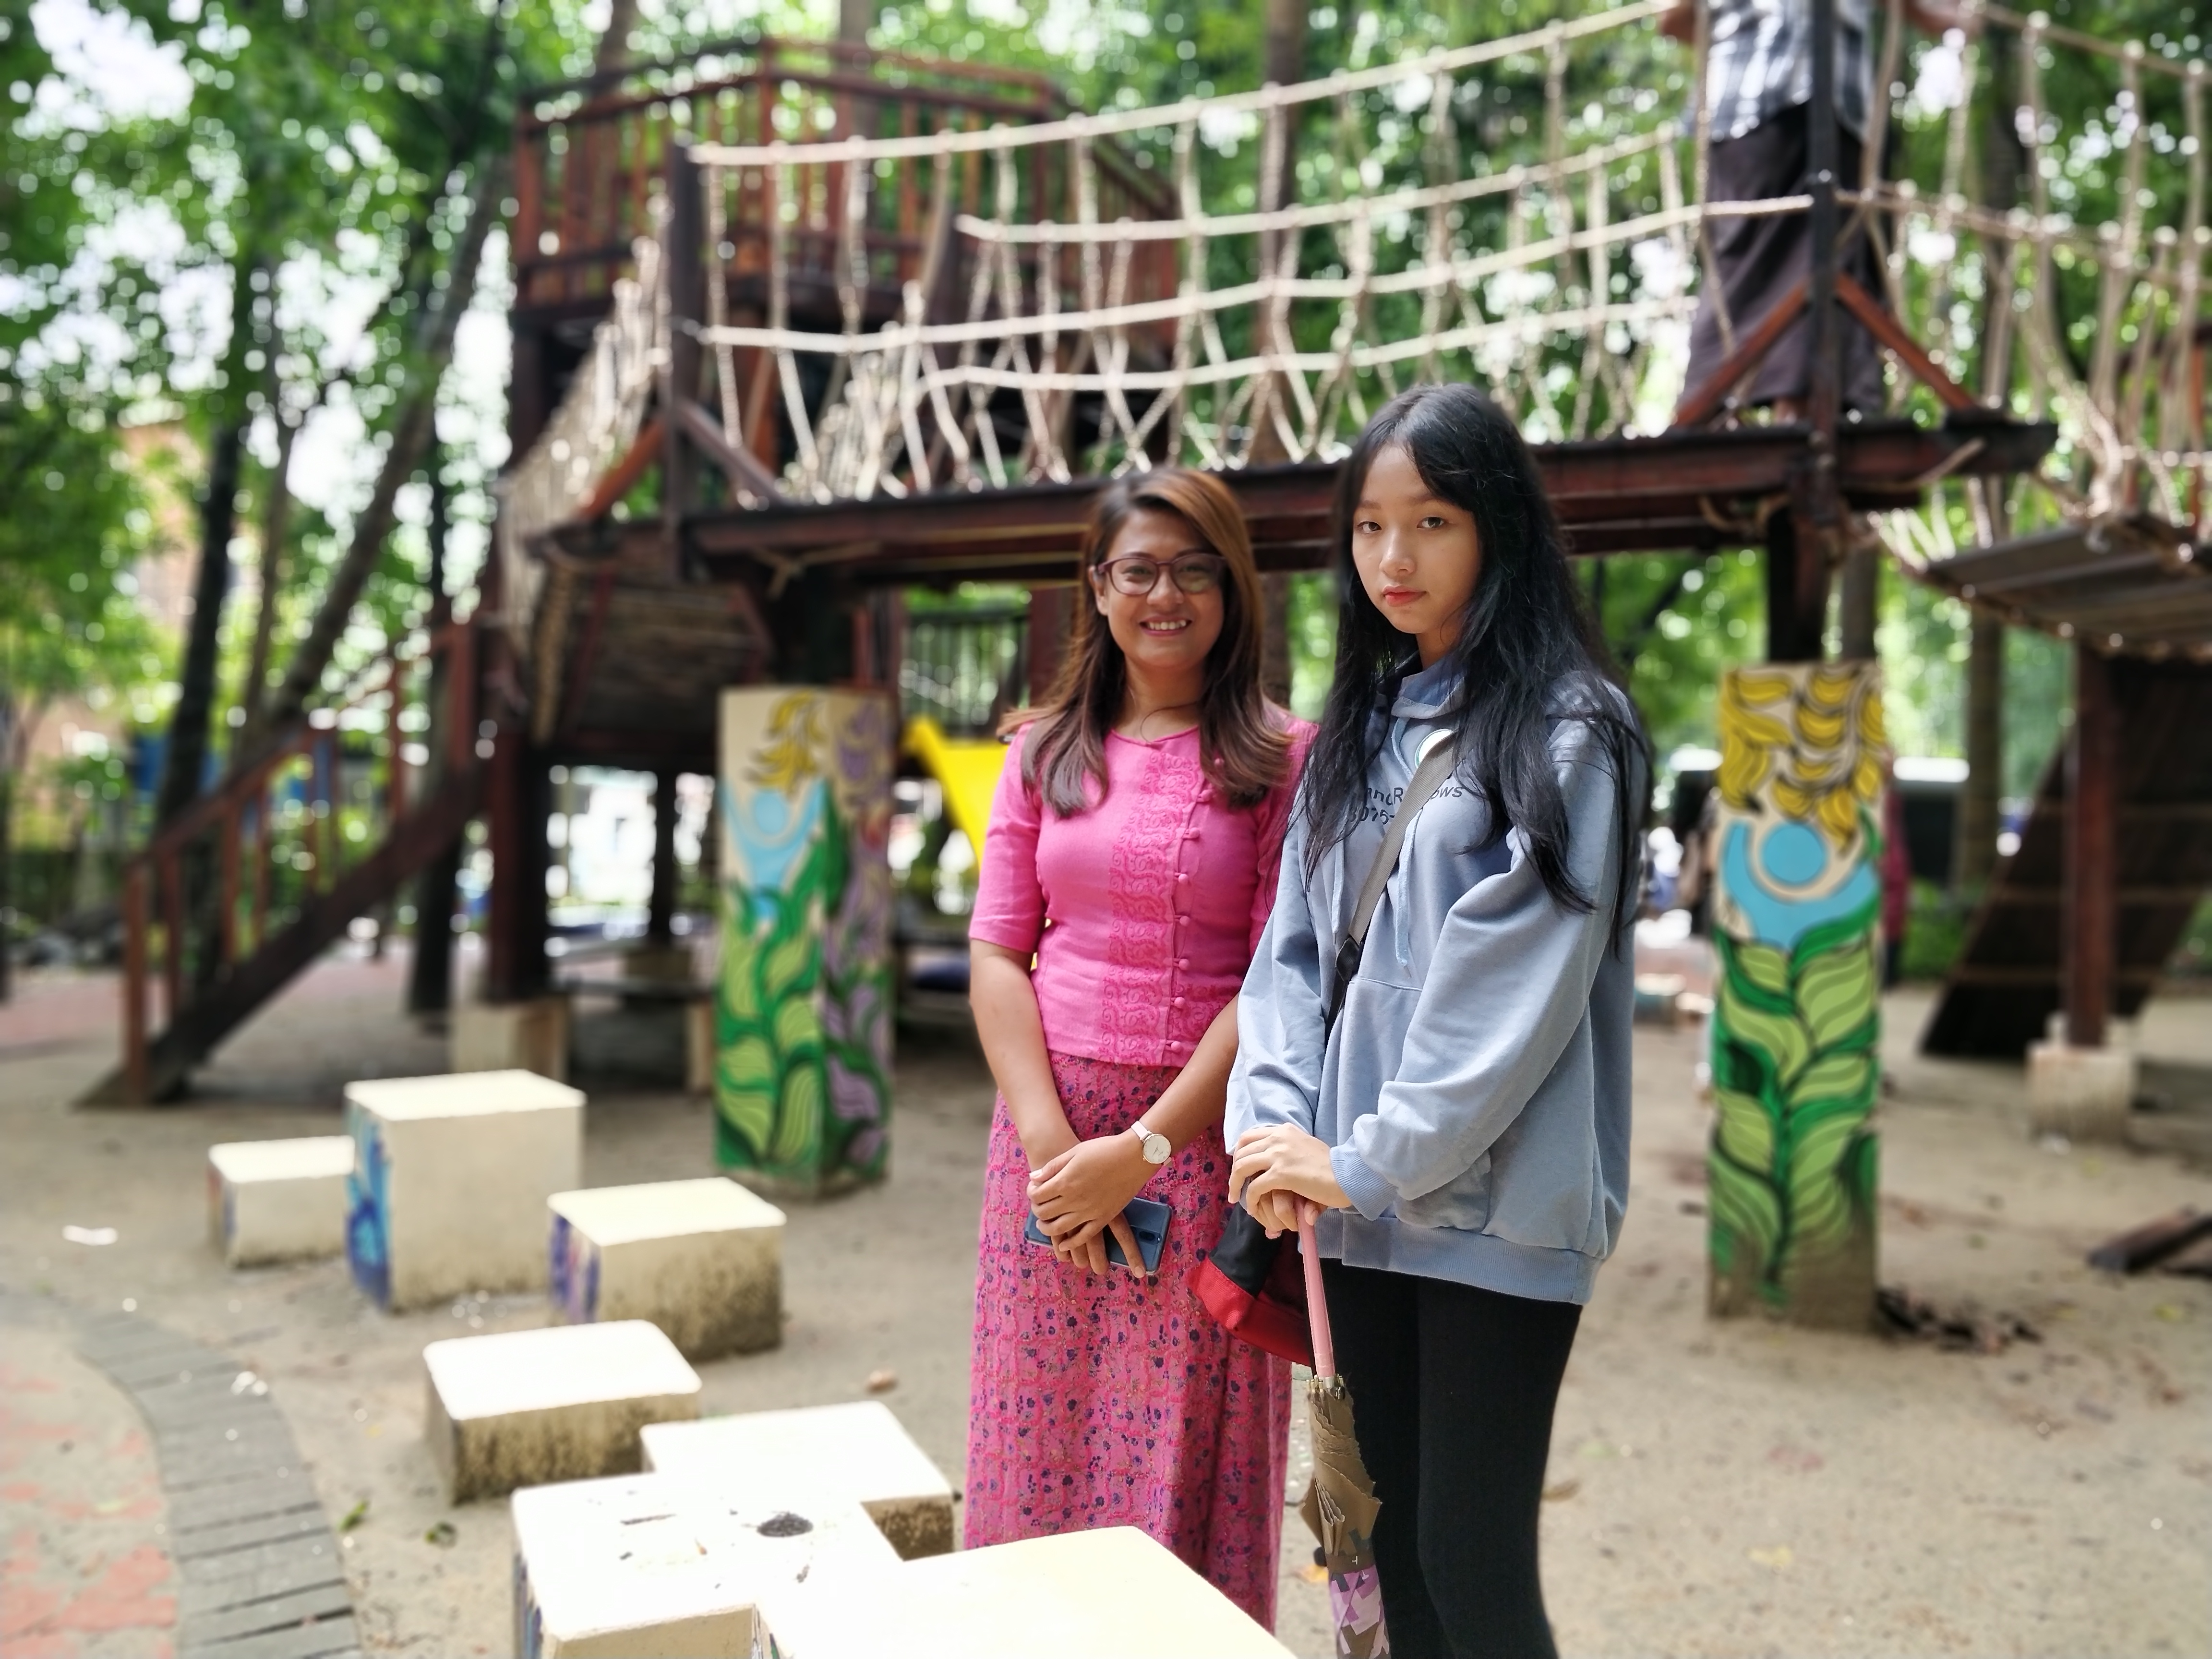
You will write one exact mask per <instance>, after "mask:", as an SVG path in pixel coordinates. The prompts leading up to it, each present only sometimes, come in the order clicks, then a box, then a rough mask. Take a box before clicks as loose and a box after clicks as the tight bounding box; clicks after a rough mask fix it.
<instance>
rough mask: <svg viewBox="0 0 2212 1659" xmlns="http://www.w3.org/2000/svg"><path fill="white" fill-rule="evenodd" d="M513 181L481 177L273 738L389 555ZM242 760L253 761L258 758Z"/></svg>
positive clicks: (291, 674) (278, 704)
mask: <svg viewBox="0 0 2212 1659" xmlns="http://www.w3.org/2000/svg"><path fill="white" fill-rule="evenodd" d="M506 187H507V160H506V158H505V157H504V156H501V157H500V158H498V159H496V160H495V161H488V162H487V163H486V164H485V165H484V168H483V173H481V174H479V175H478V177H477V188H476V192H475V200H474V202H473V203H472V204H471V207H470V210H469V225H468V229H467V230H466V231H465V233H464V234H463V235H462V237H461V240H460V244H459V247H458V249H457V250H456V251H455V252H454V255H453V264H451V266H449V267H448V270H449V274H450V277H451V280H450V281H449V282H448V283H447V288H446V292H445V297H444V301H443V303H442V304H441V305H440V306H439V307H436V308H435V310H434V311H432V312H431V313H430V315H429V316H428V317H427V318H426V319H424V321H423V326H422V331H421V332H420V333H419V334H418V337H417V338H416V343H415V350H414V353H413V356H414V357H415V361H416V370H415V374H414V375H413V377H412V380H411V384H410V386H409V387H408V391H407V401H406V402H405V404H403V405H402V407H401V410H400V413H399V418H398V420H397V421H395V422H393V423H392V443H391V447H389V448H388V449H386V451H385V453H384V466H383V470H382V471H380V472H379V473H378V474H377V478H376V488H375V489H374V492H373V493H372V494H371V495H370V496H369V499H368V506H367V507H363V508H362V513H361V516H360V517H359V518H357V519H356V520H354V526H353V538H352V540H351V542H350V543H349V544H348V545H347V547H346V551H345V556H344V557H343V559H341V560H340V561H339V562H338V567H337V569H336V570H334V571H332V572H331V580H330V586H329V587H328V588H327V589H326V590H325V592H324V594H323V600H322V604H321V605H319V607H318V608H317V610H316V612H315V619H314V622H313V624H312V625H311V626H310V627H309V629H308V630H307V638H305V639H304V640H302V641H301V642H300V648H299V649H298V650H297V651H296V652H295V653H293V656H292V660H291V663H290V665H289V666H288V667H287V668H286V670H285V673H284V680H283V684H282V685H280V686H279V687H278V688H277V690H276V696H274V697H272V698H271V699H270V705H269V718H268V725H269V728H270V730H272V731H273V730H276V729H279V728H281V727H283V726H287V725H289V723H290V722H292V721H293V720H296V719H298V718H299V717H300V714H301V712H302V711H303V710H304V709H305V708H307V699H308V698H309V697H311V696H313V695H314V694H315V691H316V690H317V688H318V687H319V686H320V685H321V684H322V678H323V671H324V670H325V669H326V668H328V667H329V666H330V664H331V656H332V654H333V653H335V652H336V651H337V643H338V641H339V640H340V639H341V638H342V637H343V635H344V633H345V629H346V624H347V623H349V621H350V620H351V619H352V617H353V608H354V605H356V603H357V602H358V601H359V599H360V598H361V593H362V588H363V587H365V586H368V578H369V574H370V573H371V572H372V571H373V570H374V569H375V568H376V562H377V560H378V558H379V557H380V556H382V554H383V551H384V538H386V536H387V535H389V534H390V533H391V530H392V501H393V499H394V498H395V497H396V496H397V495H398V493H399V486H400V485H401V484H403V483H405V482H406V481H407V479H408V478H409V477H410V476H412V475H413V473H414V471H415V470H416V468H417V467H418V466H420V465H422V456H423V453H424V452H425V451H426V450H427V449H428V447H429V445H430V441H431V438H432V437H433V435H434V434H435V427H434V421H435V416H436V413H437V406H438V387H439V383H440V381H441V380H443V378H444V376H445V370H446V365H447V362H448V361H449V360H450V359H451V358H452V356H453V331H454V330H455V329H456V328H457V327H458V326H459V324H460V320H461V317H462V315H463V313H465V312H466V311H467V310H468V308H469V301H470V300H471V297H472V296H473V295H474V294H475V292H476V280H477V267H478V266H479V265H481V264H483V245H484V238H485V236H486V235H487V234H489V231H490V228H491V225H492V222H493V221H494V220H495V218H497V216H498V211H499V206H498V204H499V199H500V197H501V194H502V193H504V191H505V190H506ZM242 758H243V760H245V761H248V762H250V761H251V760H252V757H251V756H245V757H242Z"/></svg>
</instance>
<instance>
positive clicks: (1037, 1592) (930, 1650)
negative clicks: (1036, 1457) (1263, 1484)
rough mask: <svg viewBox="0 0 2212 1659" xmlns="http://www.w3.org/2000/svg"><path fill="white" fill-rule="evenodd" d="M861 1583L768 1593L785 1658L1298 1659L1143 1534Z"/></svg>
mask: <svg viewBox="0 0 2212 1659" xmlns="http://www.w3.org/2000/svg"><path fill="white" fill-rule="evenodd" d="M862 1588H863V1587H862V1586H860V1585H859V1584H857V1583H853V1582H851V1581H850V1580H846V1581H843V1582H841V1581H840V1576H839V1575H837V1574H836V1573H835V1572H827V1573H822V1574H817V1575H811V1576H810V1577H808V1579H807V1582H806V1583H803V1584H793V1585H790V1586H779V1587H777V1589H775V1590H774V1591H773V1592H771V1593H770V1594H769V1595H765V1596H763V1598H762V1600H761V1604H760V1620H761V1623H762V1624H763V1626H766V1631H767V1635H768V1637H769V1640H770V1641H772V1642H773V1644H774V1647H773V1650H772V1651H773V1652H774V1653H775V1656H776V1659H882V1656H884V1655H887V1654H896V1655H898V1656H899V1659H1037V1656H1038V1655H1040V1654H1049V1655H1051V1656H1052V1659H1291V1650H1289V1649H1288V1648H1286V1647H1285V1646H1284V1645H1283V1644H1281V1643H1280V1642H1278V1641H1277V1640H1276V1639H1275V1638H1273V1636H1271V1635H1269V1634H1268V1633H1267V1632H1266V1631H1265V1630H1262V1629H1261V1627H1260V1626H1259V1625H1258V1624H1257V1623H1255V1621H1254V1620H1253V1619H1252V1618H1251V1616H1250V1615H1249V1614H1248V1613H1245V1612H1244V1611H1243V1609H1242V1608H1240V1607H1237V1605H1236V1604H1235V1603H1234V1602H1232V1601H1230V1599H1229V1598H1228V1597H1227V1596H1225V1595H1223V1594H1222V1593H1221V1592H1220V1591H1219V1590H1218V1589H1214V1587H1213V1586H1212V1585H1211V1584H1209V1583H1206V1580H1205V1579H1203V1578H1201V1577H1199V1576H1198V1574H1196V1573H1195V1572H1193V1571H1191V1570H1190V1569H1189V1568H1188V1567H1187V1566H1185V1565H1183V1564H1182V1562H1181V1561H1179V1560H1177V1559H1176V1557H1175V1556H1174V1554H1173V1553H1170V1551H1169V1550H1168V1549H1167V1548H1166V1547H1164V1546H1163V1545H1160V1544H1157V1543H1155V1542H1153V1541H1152V1539H1151V1538H1149V1537H1147V1536H1146V1534H1143V1533H1141V1532H1139V1531H1138V1530H1137V1529H1136V1528H1134V1527H1107V1528H1101V1529H1100V1530H1098V1531H1097V1532H1070V1533H1061V1534H1059V1535H1058V1536H1056V1537H1052V1538H1026V1539H1024V1540H1022V1541H1020V1542H1019V1543H1015V1544H994V1545H993V1546H992V1547H990V1548H988V1549H980V1550H962V1551H960V1552H959V1553H957V1554H954V1555H939V1556H936V1557H933V1558H932V1559H929V1560H927V1561H909V1562H908V1563H907V1564H906V1565H903V1566H902V1567H901V1568H900V1569H899V1570H898V1571H896V1573H893V1574H890V1575H889V1576H887V1577H884V1578H883V1579H881V1580H879V1581H877V1582H875V1583H870V1584H868V1585H866V1587H865V1593H860V1592H861V1590H862ZM768 1651H770V1649H769V1646H768V1644H766V1643H758V1642H757V1643H756V1644H755V1647H754V1652H755V1654H756V1655H759V1654H762V1653H764V1652H768Z"/></svg>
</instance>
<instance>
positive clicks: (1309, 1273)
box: [1298, 1200, 1336, 1377]
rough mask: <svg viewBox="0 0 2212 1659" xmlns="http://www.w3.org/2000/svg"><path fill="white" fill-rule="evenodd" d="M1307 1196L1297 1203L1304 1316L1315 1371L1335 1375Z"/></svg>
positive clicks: (1318, 1253) (1318, 1251)
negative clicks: (1310, 1330)
mask: <svg viewBox="0 0 2212 1659" xmlns="http://www.w3.org/2000/svg"><path fill="white" fill-rule="evenodd" d="M1318 1207H1319V1206H1316V1205H1315V1204H1313V1203H1312V1202H1310V1201H1309V1200H1301V1201H1300V1202H1299V1205H1298V1255H1299V1256H1300V1257H1301V1258H1302V1259H1303V1260H1304V1263H1305V1270H1306V1318H1307V1319H1308V1320H1309V1321H1310V1322H1311V1323H1312V1326H1313V1351H1314V1375H1315V1376H1323V1377H1327V1376H1335V1375H1336V1344H1335V1343H1334V1342H1333V1341H1331V1340H1329V1334H1328V1296H1327V1294H1326V1293H1325V1292H1324V1291H1322V1283H1321V1249H1320V1247H1319V1246H1318V1245H1316V1243H1314V1212H1315V1211H1316V1209H1317V1208H1318Z"/></svg>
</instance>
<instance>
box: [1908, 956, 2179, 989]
mask: <svg viewBox="0 0 2212 1659" xmlns="http://www.w3.org/2000/svg"><path fill="white" fill-rule="evenodd" d="M2064 972H2065V969H2064V968H2063V966H2062V965H2061V964H2059V963H2043V964H2041V965H2039V966H2033V965H2032V966H2026V967H2023V966H2020V965H2018V964H2004V965H2000V964H1995V963H1974V962H1969V963H1961V964H1960V966H1958V967H1956V968H1954V969H1952V970H1951V971H1950V972H1949V973H1948V974H1946V975H1944V976H1943V977H1944V982H1945V983H1946V984H1950V985H1986V986H1994V987H2002V988H2007V989H2014V988H2019V987H2033V986H2038V985H2048V986H2053V987H2055V986H2057V983H2058V981H2059V978H2060V976H2061V975H2063V973H2064ZM2158 975H2159V970H2158V969H2155V968H2129V969H2123V970H2122V971H2121V972H2119V973H2118V974H2116V975H2114V976H2113V977H2114V980H2115V982H2116V983H2118V984H2119V985H2123V986H2136V985H2149V984H2151V983H2153V982H2154V981H2156V979H2157V978H2158Z"/></svg>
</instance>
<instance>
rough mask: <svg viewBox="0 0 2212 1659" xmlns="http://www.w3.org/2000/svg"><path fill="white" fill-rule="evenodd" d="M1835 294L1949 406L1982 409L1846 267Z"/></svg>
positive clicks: (1906, 366) (1838, 276)
mask: <svg viewBox="0 0 2212 1659" xmlns="http://www.w3.org/2000/svg"><path fill="white" fill-rule="evenodd" d="M1836 298H1837V300H1838V301H1840V302H1841V304H1842V305H1843V307H1844V310H1846V311H1848V312H1850V313H1851V315H1852V316H1854V317H1856V318H1857V319H1859V321H1860V322H1861V323H1862V324H1863V325H1864V326H1865V328H1866V331H1867V332H1868V333H1869V334H1871V335H1873V336H1874V337H1875V339H1877V340H1879V341H1881V343H1883V344H1884V345H1886V346H1887V347H1888V348H1889V349H1891V350H1892V351H1893V352H1895V353H1896V354H1897V360H1898V362H1901V363H1903V364H1904V365H1905V368H1908V369H1910V370H1911V372H1912V374H1913V376H1914V378H1915V379H1917V380H1919V381H1920V382H1921V383H1922V384H1923V386H1926V387H1927V388H1928V389H1929V391H1930V392H1934V393H1935V394H1936V398H1937V399H1938V400H1939V401H1940V402H1941V403H1942V405H1943V407H1944V408H1946V409H1979V408H1980V407H1981V406H1982V405H1981V401H1980V400H1979V399H1978V398H1976V397H1975V396H1974V394H1973V393H1972V392H1969V391H1967V390H1966V387H1964V386H1960V384H1959V383H1958V382H1957V381H1956V380H1953V379H1952V378H1951V377H1950V376H1949V375H1948V374H1945V373H1944V372H1943V371H1942V369H1940V368H1936V360H1935V359H1934V358H1932V357H1930V356H1929V355H1928V354H1927V353H1926V352H1924V351H1923V350H1922V349H1920V348H1919V346H1918V345H1917V344H1916V343H1914V341H1913V338H1912V337H1911V335H1910V334H1907V333H1906V332H1905V328H1904V325H1902V324H1900V323H1899V321H1898V320H1897V319H1896V318H1894V317H1893V316H1891V315H1890V314H1889V313H1888V312H1887V311H1885V310H1883V309H1882V307H1881V304H1880V303H1879V302H1878V301H1876V300H1875V297H1874V295H1871V294H1869V293H1868V292H1867V291H1866V290H1865V289H1863V288H1861V287H1860V286H1859V285H1858V284H1857V283H1855V282H1853V281H1852V280H1851V279H1850V276H1849V275H1848V274H1847V273H1845V272H1844V271H1840V270H1839V271H1838V272H1837V273H1836Z"/></svg>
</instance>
